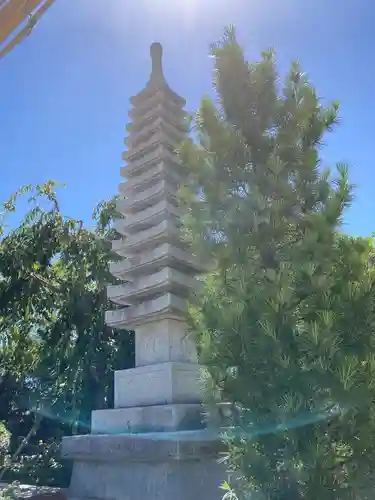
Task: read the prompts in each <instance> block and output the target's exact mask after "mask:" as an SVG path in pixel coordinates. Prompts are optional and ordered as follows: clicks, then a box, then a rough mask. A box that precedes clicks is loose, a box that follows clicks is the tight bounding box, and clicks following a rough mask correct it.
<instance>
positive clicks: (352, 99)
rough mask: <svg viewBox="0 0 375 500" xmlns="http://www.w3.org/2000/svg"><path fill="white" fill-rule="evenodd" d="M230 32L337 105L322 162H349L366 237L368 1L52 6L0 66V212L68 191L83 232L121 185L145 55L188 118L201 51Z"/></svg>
mask: <svg viewBox="0 0 375 500" xmlns="http://www.w3.org/2000/svg"><path fill="white" fill-rule="evenodd" d="M230 23H233V24H235V25H236V27H237V31H238V35H239V39H240V41H241V43H242V44H243V46H244V47H245V48H246V52H247V55H248V57H249V58H255V57H257V55H258V54H259V52H260V51H261V50H262V49H265V48H268V47H271V46H272V47H274V48H275V50H276V52H277V56H278V64H279V69H280V72H281V73H284V72H285V71H286V69H287V66H288V64H289V62H290V61H291V60H292V59H295V58H298V59H299V60H300V61H301V64H302V67H303V69H304V70H305V71H306V72H307V73H308V74H309V75H310V77H311V79H312V81H313V83H314V84H315V85H316V86H317V88H318V92H319V94H320V95H321V96H322V97H323V98H324V99H327V100H331V99H338V100H340V101H341V104H342V108H341V118H342V124H341V127H340V128H339V129H338V130H337V131H336V132H335V133H334V134H332V135H331V136H329V137H328V138H327V145H326V147H325V149H324V152H323V155H324V159H325V161H326V162H327V163H328V164H334V163H335V162H336V161H346V162H348V163H349V164H350V165H351V168H350V176H351V180H352V182H354V183H356V184H357V185H358V188H357V190H356V200H355V201H354V203H353V207H352V208H351V209H350V210H349V212H348V213H347V215H346V217H345V229H346V230H347V231H348V232H350V233H352V234H356V235H368V234H370V233H372V232H373V231H374V230H375V224H374V223H373V219H372V217H373V214H374V212H375V210H374V209H375V176H374V174H373V171H374V170H373V167H372V145H373V143H374V132H373V130H372V126H373V123H372V121H373V117H374V113H375V82H374V80H375V65H374V60H375V31H374V29H373V28H374V26H375V2H374V0H357V1H356V2H353V1H349V0H341V1H339V0H225V1H224V0H137V1H129V0H105V1H99V0H56V4H55V6H53V7H52V8H51V9H50V10H49V12H48V13H47V14H46V16H45V17H44V18H43V19H42V20H41V22H40V23H39V24H38V25H37V27H36V29H35V31H34V32H33V33H32V35H31V36H30V37H29V38H28V39H27V40H26V41H25V42H24V43H23V44H22V45H21V46H19V47H18V48H16V49H15V50H14V51H13V52H12V53H10V54H9V55H8V56H7V57H6V58H4V59H3V60H1V61H0V103H1V104H0V109H1V113H0V114H1V120H2V121H1V124H2V130H1V135H0V154H1V159H0V173H1V177H0V201H5V199H6V198H8V196H9V195H10V194H11V193H12V192H13V191H15V190H16V189H17V188H18V187H19V186H20V185H23V184H27V183H33V184H35V183H39V182H43V181H45V180H47V179H55V180H57V181H60V182H63V183H65V184H67V189H66V190H64V191H62V193H61V200H62V207H63V210H64V213H66V214H67V215H70V216H72V217H75V218H81V219H84V220H86V221H89V220H90V216H91V211H92V208H93V206H94V205H95V204H96V203H97V202H98V201H100V200H102V199H105V198H108V197H110V196H111V195H112V194H115V193H116V192H117V185H118V183H119V182H120V181H121V179H120V175H119V169H120V166H121V165H122V162H121V153H122V150H123V148H124V147H123V139H124V136H125V125H126V123H127V120H128V117H127V113H128V109H129V98H130V97H131V96H132V95H134V94H136V93H137V92H139V91H140V90H141V89H142V88H143V86H144V84H145V83H146V81H147V79H148V76H149V71H150V60H149V45H150V44H151V43H152V42H153V41H160V42H161V43H162V44H163V46H164V68H165V74H166V77H167V80H168V82H169V84H170V86H171V87H172V88H173V89H174V90H175V91H176V92H178V93H179V94H181V95H183V96H184V97H185V98H186V99H187V109H188V110H189V111H190V110H193V109H195V108H196V107H197V105H198V103H199V100H200V98H201V96H202V95H203V94H204V93H207V92H209V91H210V87H211V69H212V68H211V65H212V61H211V60H210V58H209V57H208V46H209V44H210V43H211V42H213V41H216V40H217V39H218V38H219V37H220V36H221V35H222V32H223V27H224V26H225V25H226V24H230ZM370 121H371V122H370Z"/></svg>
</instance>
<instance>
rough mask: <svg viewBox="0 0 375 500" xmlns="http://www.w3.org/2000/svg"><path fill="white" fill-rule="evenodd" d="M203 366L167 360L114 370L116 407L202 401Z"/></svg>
mask: <svg viewBox="0 0 375 500" xmlns="http://www.w3.org/2000/svg"><path fill="white" fill-rule="evenodd" d="M201 369H202V368H201V367H200V366H199V365H198V364H195V363H179V362H175V361H172V362H168V363H159V364H155V365H149V366H139V367H137V368H132V369H130V370H120V371H117V372H115V398H114V399H115V404H114V406H115V408H129V407H130V408H131V407H134V406H151V405H166V404H174V403H199V402H200V401H201V400H202V393H201V384H200V379H201Z"/></svg>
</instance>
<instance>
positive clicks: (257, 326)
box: [180, 28, 375, 500]
mask: <svg viewBox="0 0 375 500" xmlns="http://www.w3.org/2000/svg"><path fill="white" fill-rule="evenodd" d="M212 55H213V58H214V64H215V70H214V90H215V91H216V95H217V102H218V104H217V105H216V104H215V103H214V102H213V101H212V100H210V99H209V98H204V99H203V101H202V103H201V105H200V109H199V111H198V113H197V115H196V120H195V132H196V138H195V139H196V140H195V139H194V140H191V141H188V142H186V143H185V144H184V145H183V146H182V148H181V151H180V154H181V159H182V164H183V168H184V171H185V174H186V185H184V186H182V188H181V200H182V206H183V207H184V209H185V218H184V223H185V229H186V233H187V237H188V238H189V239H190V241H191V242H192V244H193V248H195V251H196V252H197V254H198V255H201V256H202V258H207V256H210V257H211V258H212V259H213V262H214V263H215V265H216V270H215V272H213V273H212V274H211V275H209V276H207V278H206V279H205V283H204V288H203V292H202V294H201V295H198V296H197V297H196V300H195V302H193V303H192V309H191V310H192V315H191V322H192V328H193V329H194V330H195V331H196V332H197V333H198V334H199V335H200V349H201V359H202V361H203V362H204V363H205V364H206V365H207V366H208V369H209V372H210V375H211V376H212V381H213V388H214V389H215V391H216V397H217V398H218V399H219V400H221V401H225V402H228V403H230V407H231V408H232V413H231V428H230V429H229V430H228V433H227V435H226V440H227V442H228V447H229V448H228V449H229V455H228V461H229V467H230V469H231V470H233V471H236V472H237V473H238V474H239V475H240V476H241V477H242V481H241V482H240V485H241V487H240V486H237V487H238V488H239V489H238V491H236V493H237V494H238V495H239V496H241V495H244V496H246V494H248V493H251V494H253V493H255V492H258V493H259V494H260V495H261V497H262V498H264V499H267V500H276V499H277V500H290V499H293V500H297V499H306V500H307V499H308V500H316V499H328V498H329V499H340V500H342V499H361V500H363V499H365V498H370V496H371V497H372V496H373V495H372V493H371V495H370V496H369V488H370V487H371V488H372V487H373V481H372V479H373V477H372V474H373V470H374V467H375V413H374V401H375V392H374V391H375V384H374V374H375V344H374V325H375V322H374V319H375V318H374V304H375V302H374V291H375V289H374V269H373V256H374V251H373V246H372V241H371V240H369V239H356V238H350V237H347V236H345V235H344V234H341V233H339V232H338V231H339V228H340V223H341V219H342V215H343V211H344V209H345V208H346V207H347V206H348V205H349V204H350V202H351V199H352V186H351V185H350V184H349V181H348V175H347V167H346V166H345V165H343V164H338V165H337V168H336V174H335V177H333V176H332V174H331V172H330V171H329V170H327V169H325V168H323V167H324V165H323V160H322V157H321V145H322V144H323V140H324V138H325V135H326V133H327V132H330V131H331V130H332V129H333V127H334V126H335V124H336V123H337V121H338V119H337V114H338V110H339V106H338V104H337V103H334V104H332V105H329V106H324V105H323V103H322V101H321V99H319V97H318V95H317V92H316V90H315V89H314V87H313V86H312V85H311V83H310V82H309V80H308V78H307V76H306V75H305V74H304V73H302V71H301V69H300V67H299V65H298V63H296V62H294V63H292V65H291V67H290V69H289V72H288V74H287V76H286V77H285V79H284V80H283V81H282V80H281V79H280V77H279V75H278V74H277V71H276V65H275V58H274V54H273V52H272V51H267V52H264V53H262V55H261V58H260V60H259V61H258V62H255V63H251V62H248V61H247V60H246V59H245V56H244V52H243V50H242V49H241V47H240V46H239V44H238V42H237V40H236V35H235V31H234V29H233V28H229V29H228V30H227V31H226V32H225V35H224V37H223V38H222V39H221V40H220V41H219V43H217V44H216V45H214V46H213V47H212ZM370 491H371V490H370ZM228 494H229V493H228Z"/></svg>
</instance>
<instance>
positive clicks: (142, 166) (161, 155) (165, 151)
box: [120, 144, 181, 179]
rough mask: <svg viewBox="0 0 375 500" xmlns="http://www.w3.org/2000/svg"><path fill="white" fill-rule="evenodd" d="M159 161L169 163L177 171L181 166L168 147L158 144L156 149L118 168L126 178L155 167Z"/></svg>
mask: <svg viewBox="0 0 375 500" xmlns="http://www.w3.org/2000/svg"><path fill="white" fill-rule="evenodd" d="M160 162H168V163H170V164H171V166H173V167H174V168H175V169H176V170H177V171H178V170H179V169H180V168H181V167H180V165H179V161H178V157H177V155H176V154H175V153H174V152H173V151H171V150H170V149H169V148H168V147H166V146H164V145H163V144H160V145H159V146H158V147H157V148H156V149H154V150H153V151H151V152H150V153H147V154H145V155H144V156H143V157H142V158H139V159H138V160H133V161H132V162H129V163H127V164H126V165H125V166H123V167H122V168H121V169H120V173H121V176H122V177H125V178H126V179H128V178H131V177H133V176H135V175H141V174H143V173H144V172H146V171H148V170H150V169H152V168H154V167H156V166H157V165H158V164H159V163H160Z"/></svg>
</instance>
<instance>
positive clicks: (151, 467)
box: [62, 430, 228, 500]
mask: <svg viewBox="0 0 375 500" xmlns="http://www.w3.org/2000/svg"><path fill="white" fill-rule="evenodd" d="M224 453H225V448H224V446H223V444H222V443H221V441H220V439H219V438H218V435H217V433H214V432H213V431H207V430H196V431H177V432H154V433H145V434H135V435H134V434H133V435H129V434H117V435H86V436H69V437H64V438H63V441H62V457H63V458H65V459H68V460H74V468H73V474H72V480H71V484H70V488H69V499H70V500H78V499H79V500H88V499H96V500H156V499H163V500H172V499H173V500H176V499H178V500H197V499H198V498H204V499H205V500H220V499H221V498H222V496H223V491H222V490H220V485H221V484H222V483H223V482H224V481H226V480H228V475H227V474H226V472H225V466H223V465H222V464H219V463H218V459H219V458H220V457H222V456H223V454H224Z"/></svg>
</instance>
